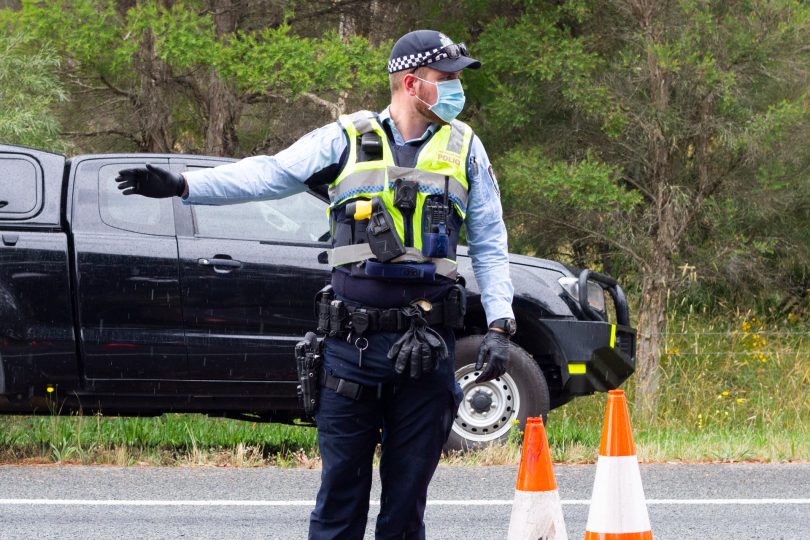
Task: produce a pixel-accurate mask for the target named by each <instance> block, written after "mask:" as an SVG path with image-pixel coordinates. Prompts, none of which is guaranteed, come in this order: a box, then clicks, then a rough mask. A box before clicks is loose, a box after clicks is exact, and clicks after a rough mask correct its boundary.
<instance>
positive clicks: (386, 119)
mask: <svg viewBox="0 0 810 540" xmlns="http://www.w3.org/2000/svg"><path fill="white" fill-rule="evenodd" d="M379 121H380V123H381V124H383V126H384V125H386V124H387V125H388V127H389V129H390V130H391V135H393V136H394V144H396V145H398V146H403V145H405V144H419V143H423V142H425V141H426V140H427V139H428V138H430V136H431V135H433V134H434V133H436V131H437V130H438V129H439V125H438V124H434V123H432V122H431V123H430V124H428V127H427V129H426V130H425V132H424V133H422V136H421V137H417V138H416V139H411V140H408V141H406V140H405V139H403V138H402V134H401V133H400V132H399V130H398V129H397V126H396V124H395V123H394V120H393V118H391V112H390V111H389V110H388V107H386V108H385V110H383V111H382V112H381V113H380V114H379Z"/></svg>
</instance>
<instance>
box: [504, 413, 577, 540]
mask: <svg viewBox="0 0 810 540" xmlns="http://www.w3.org/2000/svg"><path fill="white" fill-rule="evenodd" d="M507 540H568V533H567V531H566V530H565V521H564V520H563V512H562V502H561V501H560V494H559V492H558V491H557V480H556V479H555V478H554V468H553V466H552V464H551V452H549V449H548V439H546V430H545V428H544V427H543V419H542V418H528V419H526V431H525V433H524V435H523V451H522V452H521V454H520V467H519V468H518V478H517V484H516V485H515V500H514V502H513V503H512V517H511V518H510V520H509V533H508V536H507Z"/></svg>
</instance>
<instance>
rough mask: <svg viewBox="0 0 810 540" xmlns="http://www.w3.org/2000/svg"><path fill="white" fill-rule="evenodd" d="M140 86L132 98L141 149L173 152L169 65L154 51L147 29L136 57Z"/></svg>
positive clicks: (151, 36) (149, 31)
mask: <svg viewBox="0 0 810 540" xmlns="http://www.w3.org/2000/svg"><path fill="white" fill-rule="evenodd" d="M135 70H136V71H137V73H138V80H139V85H138V89H137V90H136V93H135V97H134V99H133V101H134V103H133V104H134V106H135V118H136V122H137V125H138V132H139V134H140V136H139V141H140V143H139V146H140V150H141V151H142V152H156V153H166V152H171V151H172V146H173V138H172V134H171V126H170V120H171V100H170V98H169V96H170V92H169V88H168V85H169V79H170V74H169V67H168V66H167V65H166V63H165V62H163V61H162V60H161V59H160V58H158V57H157V54H156V52H155V36H154V34H153V33H152V31H151V30H147V31H146V32H145V33H144V35H143V39H142V41H141V47H140V50H139V51H138V53H137V57H136V59H135Z"/></svg>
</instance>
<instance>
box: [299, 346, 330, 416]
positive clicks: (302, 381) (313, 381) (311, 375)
mask: <svg viewBox="0 0 810 540" xmlns="http://www.w3.org/2000/svg"><path fill="white" fill-rule="evenodd" d="M322 348H323V340H319V339H318V336H316V335H315V333H314V332H307V334H306V335H305V336H304V339H303V340H302V341H299V342H298V343H296V344H295V365H296V368H297V370H298V388H297V390H298V399H299V400H300V402H301V406H302V407H303V409H304V413H305V414H307V415H308V416H312V415H314V414H315V411H316V410H318V402H319V397H320V390H321V369H322V365H323V361H322V356H321V351H322Z"/></svg>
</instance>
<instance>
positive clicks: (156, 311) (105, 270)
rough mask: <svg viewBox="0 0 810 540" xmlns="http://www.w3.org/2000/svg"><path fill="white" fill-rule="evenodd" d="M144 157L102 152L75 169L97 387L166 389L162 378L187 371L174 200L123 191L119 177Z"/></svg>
mask: <svg viewBox="0 0 810 540" xmlns="http://www.w3.org/2000/svg"><path fill="white" fill-rule="evenodd" d="M146 162H147V158H145V157H141V156H121V157H109V156H104V157H100V158H87V159H83V160H82V161H80V162H79V163H77V164H76V165H75V167H74V171H75V173H74V174H75V176H74V179H73V186H74V189H73V200H72V206H71V210H70V214H69V215H70V216H71V220H72V228H73V241H74V248H75V254H76V261H75V267H76V275H77V283H78V287H77V288H78V312H79V324H80V328H81V336H82V345H83V352H84V372H85V376H86V377H87V378H88V379H93V380H94V381H93V387H94V388H95V389H96V390H101V389H103V388H104V387H105V384H106V385H109V386H111V387H115V386H116V383H119V384H125V385H126V386H125V388H126V389H127V391H137V390H138V389H141V390H143V391H149V392H150V393H151V392H159V391H160V390H167V388H166V386H164V387H163V388H160V382H159V381H161V380H176V379H185V378H187V374H188V364H187V360H186V346H185V341H184V336H183V316H182V312H181V303H180V282H179V277H178V263H177V240H176V238H175V235H174V215H173V210H172V202H171V200H169V199H150V198H147V197H140V196H135V195H133V196H124V195H122V194H121V192H120V191H119V190H118V187H117V184H116V183H115V181H114V179H115V177H116V176H117V174H118V171H119V170H121V169H124V168H129V167H137V166H143V165H144V164H145V163H146ZM148 162H149V163H152V164H154V165H163V166H167V165H168V160H167V159H166V158H163V159H159V158H149V159H148ZM132 380H140V381H142V382H143V383H144V384H143V385H142V386H138V385H133V384H132V382H131V381H132Z"/></svg>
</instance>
